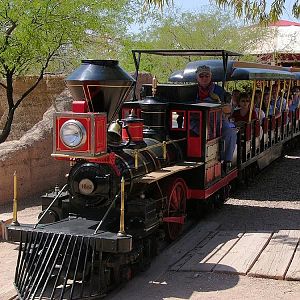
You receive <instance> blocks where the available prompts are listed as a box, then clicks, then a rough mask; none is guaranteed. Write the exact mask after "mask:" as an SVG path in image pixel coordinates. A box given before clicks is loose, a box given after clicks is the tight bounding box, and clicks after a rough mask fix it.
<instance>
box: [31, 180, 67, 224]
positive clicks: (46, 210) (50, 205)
mask: <svg viewBox="0 0 300 300" xmlns="http://www.w3.org/2000/svg"><path fill="white" fill-rule="evenodd" d="M67 185H68V184H67V183H66V184H65V185H64V186H63V188H62V189H61V190H60V191H59V193H58V194H57V195H56V197H55V198H54V199H53V200H52V202H51V203H50V204H49V206H48V207H47V208H46V209H45V211H44V212H43V214H42V216H41V217H40V218H39V219H38V221H37V223H36V224H35V225H34V226H33V229H36V227H37V226H38V224H39V223H40V222H41V220H42V219H43V218H44V216H45V215H46V213H47V212H48V210H49V209H50V208H51V207H52V205H53V204H54V202H55V201H56V199H57V198H58V197H59V196H60V195H61V193H62V192H63V191H64V189H65V188H66V187H67Z"/></svg>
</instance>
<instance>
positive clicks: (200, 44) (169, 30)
mask: <svg viewBox="0 0 300 300" xmlns="http://www.w3.org/2000/svg"><path fill="white" fill-rule="evenodd" d="M265 35H266V30H264V29H262V28H257V27H243V26H242V24H241V23H239V22H237V20H235V19H234V18H233V17H232V15H231V13H230V12H227V13H225V12H224V13H221V12H219V11H218V10H216V9H215V10H211V11H208V12H203V13H179V12H176V11H175V10H172V11H171V12H170V13H169V14H168V16H167V17H161V18H160V19H159V18H157V19H156V20H155V25H152V26H151V27H149V28H148V29H147V31H144V32H141V33H139V34H137V35H133V36H132V37H131V41H130V42H129V41H128V42H127V45H126V44H125V46H124V49H123V50H124V54H123V55H122V56H124V57H125V59H124V61H122V65H124V67H125V68H127V69H129V70H133V69H134V66H133V64H132V57H131V56H129V55H127V56H126V53H129V48H130V47H131V48H136V49H227V50H230V51H235V52H239V53H244V52H245V51H246V50H247V49H249V48H251V46H252V45H255V43H256V42H257V41H258V40H259V39H261V38H262V36H265ZM197 59H209V58H204V57H202V58H201V57H191V58H189V57H185V58H177V57H168V58H167V59H166V58H165V57H159V56H154V55H153V56H151V55H145V56H143V54H142V59H141V70H143V71H147V72H150V73H152V74H153V75H156V76H157V77H158V79H159V81H161V82H162V81H166V80H167V78H168V76H169V75H170V74H171V73H172V72H173V71H175V70H178V69H183V68H184V66H185V65H186V64H187V63H188V62H189V61H190V60H197ZM252 59H253V58H252V57H251V56H247V57H243V60H252Z"/></svg>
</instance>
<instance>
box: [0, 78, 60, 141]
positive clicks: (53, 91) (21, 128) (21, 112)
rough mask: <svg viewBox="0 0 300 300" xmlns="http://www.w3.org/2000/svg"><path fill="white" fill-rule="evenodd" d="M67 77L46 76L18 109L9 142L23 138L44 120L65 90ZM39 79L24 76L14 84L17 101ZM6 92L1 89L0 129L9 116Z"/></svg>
mask: <svg viewBox="0 0 300 300" xmlns="http://www.w3.org/2000/svg"><path fill="white" fill-rule="evenodd" d="M64 78H65V76H46V77H45V78H44V79H43V80H42V81H41V82H40V83H39V85H38V86H37V87H36V88H35V89H34V90H33V91H32V93H30V94H29V95H28V97H26V98H25V99H24V100H23V101H22V103H21V104H20V106H19V107H18V108H17V109H16V111H15V115H14V120H13V124H12V130H11V133H10V135H9V137H8V139H7V141H12V140H17V139H19V138H21V137H22V136H23V135H24V134H25V133H26V132H27V131H28V130H29V129H30V128H32V126H34V125H35V124H36V123H38V122H39V121H41V120H42V118H43V114H44V113H45V111H46V110H47V109H48V108H49V107H50V106H51V105H53V104H54V100H55V98H56V97H57V96H58V95H59V94H60V93H61V92H62V91H63V90H64V89H65V82H64ZM36 79H37V77H34V76H24V77H20V78H17V79H16V80H15V83H14V99H15V101H16V100H17V99H18V98H19V97H20V96H21V95H22V94H23V93H24V92H25V91H26V90H27V89H28V88H29V87H30V86H32V85H33V83H34V82H35V81H36ZM5 93H6V90H5V89H4V88H2V87H0V117H1V119H0V129H2V128H3V126H4V124H5V120H6V116H7V100H6V94H5Z"/></svg>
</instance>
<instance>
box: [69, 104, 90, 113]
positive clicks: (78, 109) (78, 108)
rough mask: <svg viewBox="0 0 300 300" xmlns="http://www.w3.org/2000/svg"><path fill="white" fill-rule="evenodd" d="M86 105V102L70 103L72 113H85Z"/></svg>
mask: <svg viewBox="0 0 300 300" xmlns="http://www.w3.org/2000/svg"><path fill="white" fill-rule="evenodd" d="M87 109H88V105H87V102H86V101H73V102H72V111H73V112H74V113H86V112H87Z"/></svg>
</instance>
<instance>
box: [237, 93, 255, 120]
mask: <svg viewBox="0 0 300 300" xmlns="http://www.w3.org/2000/svg"><path fill="white" fill-rule="evenodd" d="M238 105H239V109H238V110H235V111H234V112H233V114H232V118H233V119H234V122H235V123H236V124H238V123H242V122H245V123H248V121H249V113H250V98H249V95H248V94H247V93H241V94H240V97H239V100H238ZM256 119H257V115H256V111H255V110H254V109H253V110H252V114H251V120H256Z"/></svg>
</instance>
